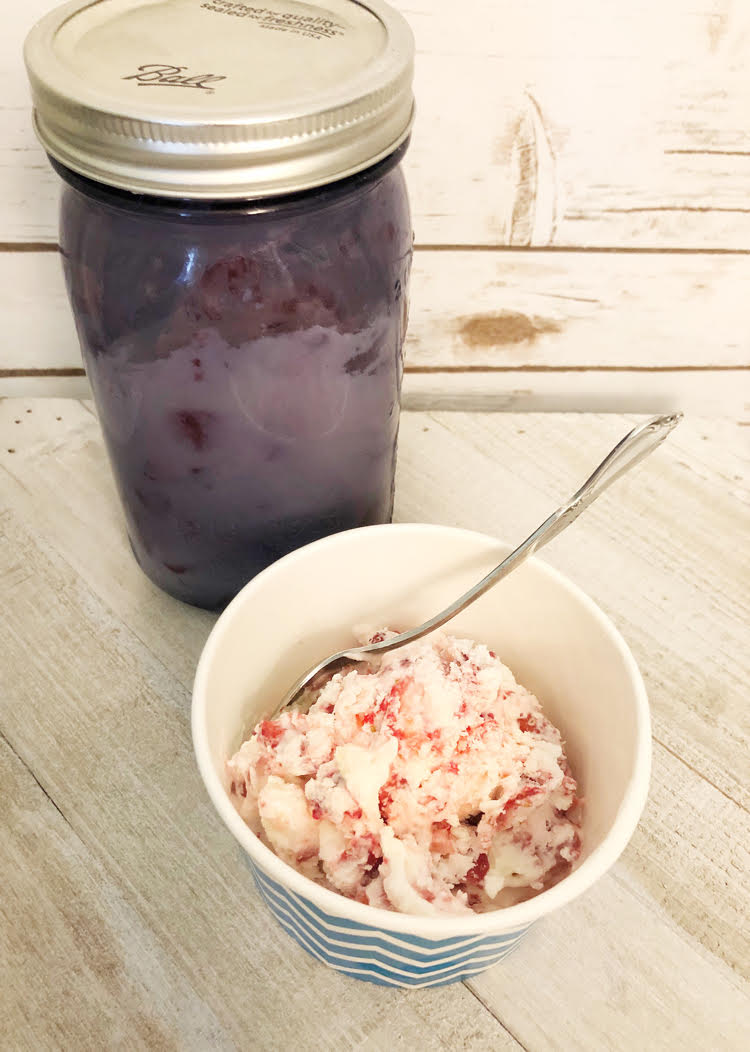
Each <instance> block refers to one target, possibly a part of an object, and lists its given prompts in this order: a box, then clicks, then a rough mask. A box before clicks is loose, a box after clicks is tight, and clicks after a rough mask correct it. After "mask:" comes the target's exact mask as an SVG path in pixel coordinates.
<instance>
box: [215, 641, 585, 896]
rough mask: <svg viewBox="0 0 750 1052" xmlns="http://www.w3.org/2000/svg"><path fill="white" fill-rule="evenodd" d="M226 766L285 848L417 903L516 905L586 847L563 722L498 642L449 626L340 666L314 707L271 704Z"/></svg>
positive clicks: (338, 875)
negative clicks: (366, 662) (459, 635)
mask: <svg viewBox="0 0 750 1052" xmlns="http://www.w3.org/2000/svg"><path fill="white" fill-rule="evenodd" d="M387 634H388V633H386V632H384V633H380V634H379V637H382V636H384V635H387ZM227 773H228V778H229V783H230V793H231V796H232V799H233V801H234V803H235V806H236V807H237V809H238V811H239V813H240V814H241V815H242V817H243V818H244V819H245V821H246V822H247V823H248V824H249V825H250V826H251V828H252V829H253V830H254V831H255V832H256V833H257V834H258V835H259V836H260V837H261V838H262V839H264V840H265V842H266V843H267V844H268V845H269V846H270V847H271V848H272V849H273V850H274V851H275V852H276V854H277V855H279V856H280V857H281V858H282V859H284V860H285V861H286V862H288V863H290V864H291V865H293V866H295V867H296V868H297V869H299V870H301V871H302V872H303V873H305V874H306V875H307V876H309V877H311V878H312V879H314V880H317V881H320V882H322V883H325V884H326V885H327V886H329V887H331V888H333V889H335V890H336V891H339V892H341V893H342V894H344V895H347V896H349V897H351V898H354V899H357V900H358V901H360V902H364V903H369V904H370V905H373V906H379V907H382V908H385V909H393V910H399V911H400V912H403V913H413V914H421V915H432V914H436V913H467V912H469V911H471V910H475V911H483V910H487V909H493V908H496V907H498V906H503V905H507V904H509V903H510V902H513V901H518V900H519V899H520V898H524V897H528V895H530V894H533V893H534V892H536V891H539V890H541V889H542V888H544V887H545V886H548V885H549V884H550V883H552V882H554V881H555V880H557V879H559V878H560V877H561V876H562V875H564V873H565V872H567V870H568V869H569V868H570V867H571V865H572V863H574V862H575V861H576V859H577V858H578V856H579V854H580V851H581V838H580V832H579V825H580V800H579V799H578V797H577V795H576V794H577V787H576V782H575V779H574V778H573V775H572V774H571V771H570V768H569V765H568V762H567V759H566V757H565V752H564V750H563V743H562V740H561V737H560V732H559V731H558V730H557V729H556V728H555V727H554V726H553V725H552V724H551V723H550V722H549V720H547V719H546V717H545V716H544V715H543V713H542V710H541V705H540V703H539V701H538V699H537V698H536V697H535V696H534V695H533V694H531V693H530V692H529V691H528V690H526V689H525V688H524V687H522V686H521V685H520V684H518V683H516V681H515V679H514V677H513V674H512V673H511V672H510V670H509V669H508V668H506V666H505V665H503V664H502V662H501V661H500V660H499V658H498V657H497V656H496V655H495V654H494V653H493V652H492V651H491V650H488V649H487V647H486V646H483V645H482V644H479V643H473V642H471V641H470V640H464V639H455V638H453V637H451V636H448V635H446V634H443V633H433V635H432V636H430V637H429V638H428V639H426V640H420V641H418V642H416V643H412V644H410V645H409V646H407V647H403V648H401V649H398V650H394V651H392V652H391V653H389V654H385V655H384V656H383V658H382V659H381V661H380V664H379V666H378V667H374V668H372V669H370V670H368V669H365V670H364V671H363V670H362V668H361V667H360V668H357V669H352V670H351V671H348V672H343V673H337V674H336V675H335V676H333V677H332V678H331V679H330V680H329V682H328V683H327V684H326V685H325V686H324V687H323V689H322V690H321V691H320V693H319V695H318V697H317V699H316V700H315V701H314V703H313V704H312V705H311V707H310V708H309V710H308V711H307V712H306V713H303V712H300V711H294V710H287V711H285V712H283V713H282V714H281V715H279V716H277V717H276V718H275V719H273V720H264V721H263V722H261V723H260V724H259V725H258V726H257V727H256V728H255V730H254V732H253V734H252V735H251V737H250V738H249V739H248V740H247V741H246V742H245V743H244V744H243V745H242V747H241V748H240V749H239V751H238V752H237V753H236V754H235V755H234V756H233V757H232V758H231V760H229V761H228V764H227Z"/></svg>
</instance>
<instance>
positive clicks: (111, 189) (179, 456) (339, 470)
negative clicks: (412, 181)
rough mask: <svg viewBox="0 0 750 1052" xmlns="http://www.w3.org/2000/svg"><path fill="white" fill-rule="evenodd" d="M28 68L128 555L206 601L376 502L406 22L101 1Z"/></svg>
mask: <svg viewBox="0 0 750 1052" xmlns="http://www.w3.org/2000/svg"><path fill="white" fill-rule="evenodd" d="M26 62H27V68H28V71H29V77H30V80H31V84H32V91H33V96H34V104H35V110H34V119H35V125H36V128H37V132H38V135H39V138H40V139H41V142H42V144H43V145H44V147H45V148H46V150H47V152H48V154H49V156H50V158H51V160H52V164H53V166H54V167H55V169H56V171H57V172H58V173H59V174H60V176H61V177H62V180H63V193H62V203H61V224H60V249H61V254H62V259H63V266H64V271H65V278H66V282H67V287H68V293H69V296H70V301H71V304H72V309H73V314H74V317H75V322H76V327H77V331H78V335H79V339H80V344H81V350H82V354H83V359H84V363H85V367H86V372H87V375H88V378H89V381H90V384H91V388H92V391H93V395H94V401H95V404H96V408H97V413H98V416H99V420H100V424H101V428H102V432H103V435H104V439H105V443H106V447H107V450H108V453H109V458H110V462H111V465H112V469H113V473H114V477H115V481H116V483H117V488H118V491H119V494H120V499H121V502H122V506H123V510H124V515H125V520H126V523H127V530H128V535H129V538H130V543H131V546H132V549H133V552H134V554H135V557H136V559H137V560H138V562H139V564H140V566H141V567H142V569H143V570H144V571H145V572H146V574H147V575H148V576H149V577H150V578H151V579H152V580H153V581H154V582H155V583H156V584H157V585H158V586H160V587H161V588H163V589H164V590H165V591H167V592H169V593H170V594H171V595H173V596H176V597H177V598H179V599H182V600H184V601H186V602H189V603H193V604H196V605H199V606H203V607H208V608H216V607H220V606H221V605H223V604H224V603H226V602H227V601H228V600H229V599H230V598H231V597H232V596H233V595H235V594H236V592H237V591H238V590H239V589H240V588H241V587H242V586H243V585H244V584H245V583H246V581H247V580H248V579H249V578H251V577H252V576H253V575H254V574H256V573H257V572H258V571H259V570H261V569H263V568H264V567H265V566H267V565H268V564H269V563H271V562H272V561H273V560H275V559H277V558H279V557H280V556H282V555H284V554H286V553H287V552H289V551H291V550H292V549H294V548H296V547H299V546H300V545H303V544H306V543H308V542H309V541H312V540H315V539H317V538H319V537H322V536H324V535H326V534H329V533H332V532H335V531H338V530H344V529H349V528H352V527H356V526H364V525H370V524H374V523H383V522H387V521H389V520H390V518H391V514H392V507H393V484H394V469H395V457H396V441H397V434H398V418H399V396H400V386H401V376H402V346H403V340H404V334H405V329H406V322H407V313H408V280H409V268H410V263H411V248H412V234H411V221H410V215H409V207H408V201H407V195H406V188H405V184H404V178H403V174H402V170H401V164H400V162H401V159H402V157H403V155H404V152H405V150H406V148H407V143H408V136H409V133H410V129H411V124H412V119H413V99H412V89H411V82H412V63H413V41H412V37H411V33H410V31H409V29H408V27H407V25H406V23H405V22H404V20H403V19H402V18H401V16H400V15H398V14H397V13H396V12H394V11H393V10H392V9H390V8H389V7H388V6H387V5H385V4H384V3H382V2H381V0H366V2H362V3H360V2H355V0H320V2H319V3H318V2H316V3H314V4H311V3H304V4H303V3H298V2H296V0H272V3H271V4H269V5H268V6H264V7H255V6H252V5H250V4H246V3H237V2H234V0H206V2H201V0H163V2H156V3H154V2H153V0H149V2H146V0H103V2H102V0H100V2H91V0H88V2H81V0H75V2H74V3H73V4H68V5H67V6H65V7H63V8H60V9H58V10H56V11H53V12H52V13H51V14H50V15H48V16H47V17H46V18H44V19H42V21H41V22H40V23H38V24H37V26H36V27H35V28H34V30H32V32H31V34H30V36H29V38H28V40H27V44H26Z"/></svg>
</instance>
